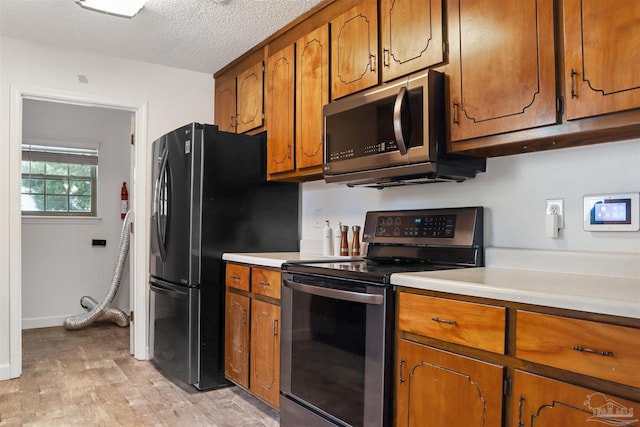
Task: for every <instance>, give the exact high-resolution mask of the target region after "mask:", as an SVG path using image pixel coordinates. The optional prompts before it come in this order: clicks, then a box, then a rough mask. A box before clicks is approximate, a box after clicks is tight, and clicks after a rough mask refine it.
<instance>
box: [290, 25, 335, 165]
mask: <svg viewBox="0 0 640 427" xmlns="http://www.w3.org/2000/svg"><path fill="white" fill-rule="evenodd" d="M296 46H297V63H296V76H297V78H296V84H297V86H296V89H297V90H296V143H297V148H296V164H297V168H298V169H304V168H309V167H313V166H322V159H323V154H324V152H323V147H324V142H323V134H324V132H323V126H322V124H323V119H322V107H324V105H325V104H327V103H329V27H328V26H327V25H323V26H322V27H320V28H318V29H316V30H315V31H313V32H311V33H309V34H308V35H306V36H305V37H303V38H301V39H300V40H298V42H297V43H296Z"/></svg>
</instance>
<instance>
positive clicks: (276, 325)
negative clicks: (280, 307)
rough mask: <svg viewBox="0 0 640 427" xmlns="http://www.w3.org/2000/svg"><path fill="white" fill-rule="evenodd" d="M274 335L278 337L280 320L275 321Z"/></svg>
mask: <svg viewBox="0 0 640 427" xmlns="http://www.w3.org/2000/svg"><path fill="white" fill-rule="evenodd" d="M273 335H274V336H276V337H277V336H278V319H274V320H273Z"/></svg>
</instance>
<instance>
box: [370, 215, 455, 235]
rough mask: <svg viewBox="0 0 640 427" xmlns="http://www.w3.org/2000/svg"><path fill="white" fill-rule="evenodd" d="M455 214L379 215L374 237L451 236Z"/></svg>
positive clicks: (453, 230)
mask: <svg viewBox="0 0 640 427" xmlns="http://www.w3.org/2000/svg"><path fill="white" fill-rule="evenodd" d="M456 218H457V215H453V214H452V215H415V216H403V215H399V216H392V215H390V216H380V217H379V218H378V226H377V227H376V231H375V236H376V237H401V236H402V237H432V238H453V237H454V236H455V232H456Z"/></svg>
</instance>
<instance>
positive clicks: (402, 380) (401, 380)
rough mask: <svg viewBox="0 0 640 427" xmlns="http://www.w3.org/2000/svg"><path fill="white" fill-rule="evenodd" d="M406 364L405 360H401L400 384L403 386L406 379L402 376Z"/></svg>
mask: <svg viewBox="0 0 640 427" xmlns="http://www.w3.org/2000/svg"><path fill="white" fill-rule="evenodd" d="M404 364H405V361H404V359H400V383H401V384H402V383H403V382H404V381H405V379H404V376H403V375H402V366H403V365H404Z"/></svg>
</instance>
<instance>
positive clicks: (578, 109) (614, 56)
mask: <svg viewBox="0 0 640 427" xmlns="http://www.w3.org/2000/svg"><path fill="white" fill-rule="evenodd" d="M562 4H563V7H564V11H563V17H564V49H565V50H564V54H565V67H564V78H565V81H566V85H565V99H566V104H567V119H569V120H571V119H578V118H581V117H588V116H594V115H597V114H604V113H611V112H614V111H622V110H627V109H631V108H638V107H640V5H639V4H638V1H637V0H610V1H598V0H565V1H563V3H562Z"/></svg>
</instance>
